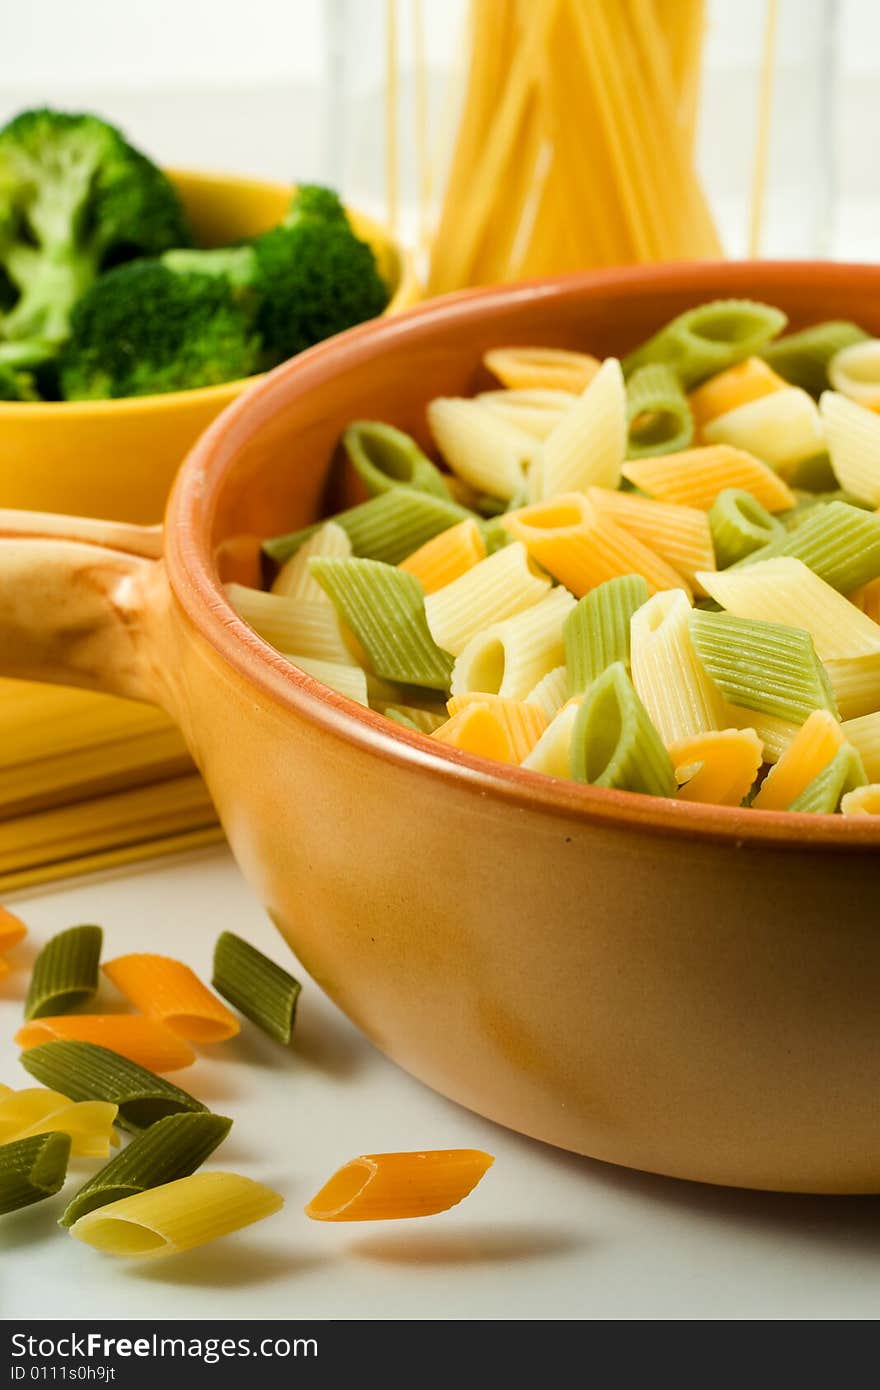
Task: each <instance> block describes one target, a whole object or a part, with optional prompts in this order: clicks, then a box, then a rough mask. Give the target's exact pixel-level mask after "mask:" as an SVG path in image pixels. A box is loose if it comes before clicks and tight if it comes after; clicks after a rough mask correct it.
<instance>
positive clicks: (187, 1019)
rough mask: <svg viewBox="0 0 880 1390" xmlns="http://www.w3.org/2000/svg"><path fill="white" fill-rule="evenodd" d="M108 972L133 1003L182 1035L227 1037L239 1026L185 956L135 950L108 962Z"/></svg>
mask: <svg viewBox="0 0 880 1390" xmlns="http://www.w3.org/2000/svg"><path fill="white" fill-rule="evenodd" d="M104 974H105V975H106V976H107V978H108V980H110V981H111V982H112V983H113V984H114V985H115V986H116V988H117V989H118V990H119V992H120V994H122V995H124V996H125V998H126V999H127V1000H128V1001H129V1003H130V1004H133V1005H134V1007H135V1008H136V1009H140V1010H141V1012H142V1013H144V1014H146V1015H147V1016H148V1017H150V1018H155V1019H159V1020H160V1022H162V1023H164V1024H165V1026H166V1027H167V1028H170V1030H171V1032H172V1033H175V1034H176V1035H177V1036H178V1037H180V1038H186V1039H188V1040H189V1041H191V1042H201V1043H214V1042H224V1041H226V1039H228V1038H234V1037H235V1035H236V1033H238V1032H239V1031H240V1027H239V1023H238V1020H237V1019H236V1018H235V1015H234V1014H232V1013H230V1011H229V1009H227V1007H226V1005H225V1004H224V1003H223V1001H222V1000H221V999H218V998H217V996H216V994H212V992H211V990H209V989H208V988H207V986H206V985H203V984H202V982H201V980H200V979H199V977H198V975H196V973H195V971H193V970H191V969H190V967H189V966H188V965H184V964H183V962H182V961H179V960H172V958H171V957H170V956H158V955H152V954H150V953H148V952H134V953H132V954H131V955H127V956H117V957H116V959H115V960H109V961H107V962H106V964H105V965H104Z"/></svg>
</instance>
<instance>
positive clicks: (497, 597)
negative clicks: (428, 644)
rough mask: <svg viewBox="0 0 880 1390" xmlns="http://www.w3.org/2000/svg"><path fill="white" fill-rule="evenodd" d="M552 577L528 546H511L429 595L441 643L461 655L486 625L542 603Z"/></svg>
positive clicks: (428, 610)
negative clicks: (539, 569)
mask: <svg viewBox="0 0 880 1390" xmlns="http://www.w3.org/2000/svg"><path fill="white" fill-rule="evenodd" d="M549 590H550V580H549V579H547V578H546V576H544V575H540V574H536V573H535V571H534V569H533V568H532V567H531V565H530V564H529V557H528V554H527V552H526V548H525V546H524V545H518V544H516V543H514V544H513V545H506V546H504V548H503V549H502V550H496V551H495V554H494V555H490V556H489V557H488V558H487V559H485V560H481V561H480V563H479V564H477V565H474V566H473V568H472V569H469V570H468V571H467V572H466V573H465V574H462V575H459V577H458V579H453V581H452V583H451V584H444V586H443V588H442V589H437V590H436V591H435V592H434V593H433V594H428V596H427V598H426V599H425V615H426V617H427V620H428V628H429V630H430V633H431V636H432V637H433V639H434V641H435V642H436V643H437V646H438V647H442V649H443V650H444V651H446V652H449V653H450V654H451V655H452V656H460V655H461V653H462V652H463V651H464V649H465V647H466V646H467V644H468V642H469V641H470V640H471V638H472V637H473V636H475V634H476V633H477V632H479V631H480V629H481V628H484V627H488V626H489V624H491V623H497V622H502V621H503V620H504V619H505V618H512V617H513V616H514V614H516V613H521V612H522V611H523V610H524V609H526V608H531V607H532V606H533V604H536V603H538V602H539V601H540V600H541V599H542V598H543V597H544V595H545V594H547V593H548V592H549Z"/></svg>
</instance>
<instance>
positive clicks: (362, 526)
mask: <svg viewBox="0 0 880 1390" xmlns="http://www.w3.org/2000/svg"><path fill="white" fill-rule="evenodd" d="M467 515H468V513H467V510H466V509H465V508H464V507H460V506H459V505H458V504H457V503H456V502H453V501H452V499H451V498H443V497H434V496H433V495H432V494H430V493H426V492H417V491H416V490H415V489H414V488H411V487H395V488H391V489H390V490H389V491H388V492H381V493H378V494H377V495H376V496H375V497H371V498H370V500H369V501H368V502H361V503H359V504H358V506H356V507H349V508H348V510H347V511H344V512H338V513H337V515H336V516H335V517H334V518H333V520H334V521H335V522H336V524H337V525H339V526H341V527H342V529H343V530H344V531H345V533H346V535H347V536H348V539H349V541H350V542H351V549H352V554H354V555H357V556H359V557H360V558H361V559H363V560H380V561H381V562H382V563H383V564H385V565H398V564H400V561H401V560H405V559H406V557H407V555H411V554H412V552H413V551H414V550H417V549H418V548H419V546H420V545H424V543H425V541H429V540H430V539H431V537H432V536H436V535H437V534H438V532H440V531H446V530H447V529H448V528H449V527H450V526H454V525H455V524H456V522H458V521H464V519H465V518H466V517H467ZM323 525H324V523H323V522H320V521H318V522H315V523H314V524H313V525H312V526H306V527H305V528H304V529H303V530H301V531H291V532H290V533H289V534H287V535H284V536H273V537H272V538H271V539H270V540H267V541H264V542H263V553H264V554H265V555H266V556H267V557H268V559H269V560H271V561H273V562H274V563H275V564H278V565H280V564H284V562H285V561H286V560H289V559H290V557H291V556H292V555H295V554H296V552H297V551H298V550H299V549H300V548H301V547H302V546H303V545H304V544H305V542H306V541H307V540H309V539H310V537H312V536H313V535H314V534H315V532H316V531H318V530H320V528H321V526H323Z"/></svg>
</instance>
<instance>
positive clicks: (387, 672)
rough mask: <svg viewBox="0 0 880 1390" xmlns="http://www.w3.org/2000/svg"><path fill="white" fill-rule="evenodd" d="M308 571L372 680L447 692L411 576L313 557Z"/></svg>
mask: <svg viewBox="0 0 880 1390" xmlns="http://www.w3.org/2000/svg"><path fill="white" fill-rule="evenodd" d="M386 496H393V494H391V493H388V494H386ZM309 569H310V571H311V573H312V574H313V575H314V577H315V579H317V581H318V583H319V584H320V585H321V587H322V588H323V589H324V590H325V591H326V592H327V594H328V595H329V596H330V598H331V599H332V601H333V603H334V605H335V607H336V610H337V612H338V613H339V616H340V617H341V618H342V619H343V620H344V621H345V622H346V623H347V624H348V626H349V627H350V628H351V630H352V632H353V633H354V634H355V636H356V637H357V639H358V641H359V642H360V644H361V646H362V647H363V648H364V651H365V652H366V653H367V656H368V658H369V660H370V664H371V665H372V667H373V670H374V671H375V673H376V675H377V676H381V677H382V678H383V679H385V680H390V681H402V682H403V683H404V684H405V685H418V686H422V687H426V688H427V689H430V690H448V689H449V682H450V679H451V676H452V657H451V656H450V655H449V654H448V653H447V652H444V651H442V650H441V649H440V647H438V646H437V645H436V643H435V642H434V640H433V638H432V637H431V634H430V632H429V631H428V624H427V620H426V618H425V594H424V590H423V589H422V586H421V584H420V583H419V581H418V580H417V579H416V578H415V577H414V576H413V575H411V574H407V573H406V572H405V571H404V570H399V569H395V568H394V567H393V566H392V565H387V564H381V563H380V562H379V561H377V560H330V559H325V558H323V557H317V558H315V559H314V560H310V561H309Z"/></svg>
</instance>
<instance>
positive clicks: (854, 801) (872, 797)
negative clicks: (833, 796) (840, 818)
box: [840, 782, 880, 816]
mask: <svg viewBox="0 0 880 1390" xmlns="http://www.w3.org/2000/svg"><path fill="white" fill-rule="evenodd" d="M840 809H841V811H842V812H843V814H844V815H845V816H880V784H878V783H877V782H870V783H868V784H867V785H866V786H864V787H855V788H854V789H853V790H852V791H849V792H845V793H844V795H843V796H842V797H841V798H840Z"/></svg>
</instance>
